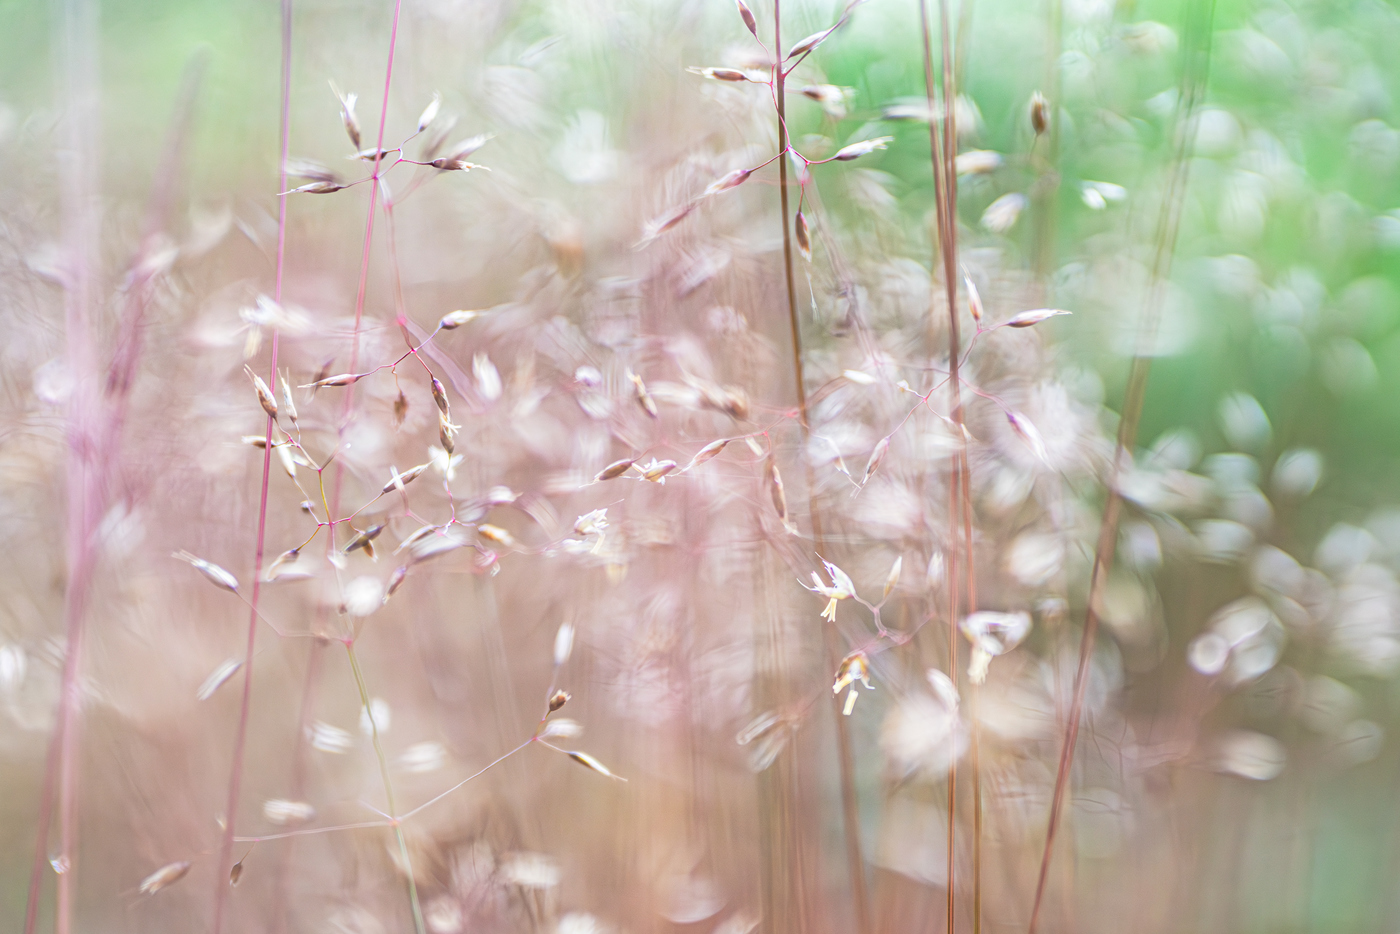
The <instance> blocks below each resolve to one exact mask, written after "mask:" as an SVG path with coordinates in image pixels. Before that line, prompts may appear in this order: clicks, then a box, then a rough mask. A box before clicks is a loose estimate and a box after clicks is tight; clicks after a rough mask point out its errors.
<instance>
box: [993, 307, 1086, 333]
mask: <svg viewBox="0 0 1400 934" xmlns="http://www.w3.org/2000/svg"><path fill="white" fill-rule="evenodd" d="M1067 314H1071V312H1068V311H1063V310H1061V309H1059V308H1035V309H1032V310H1031V311H1022V312H1019V313H1017V314H1014V315H1012V316H1011V317H1010V318H1009V319H1007V322H1006V326H1007V327H1009V328H1028V327H1033V326H1034V325H1037V324H1039V323H1040V322H1042V321H1049V320H1050V319H1051V318H1054V317H1057V316H1059V315H1067Z"/></svg>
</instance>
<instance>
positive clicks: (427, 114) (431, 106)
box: [418, 92, 442, 133]
mask: <svg viewBox="0 0 1400 934" xmlns="http://www.w3.org/2000/svg"><path fill="white" fill-rule="evenodd" d="M441 109H442V95H441V94H439V93H437V92H434V93H433V99H432V100H431V101H430V102H429V103H428V106H427V107H424V108H423V113H422V114H420V115H419V117H418V132H419V133H422V132H423V131H424V130H426V129H427V128H428V127H430V126H432V124H433V121H434V120H436V119H437V115H438V111H439V110H441Z"/></svg>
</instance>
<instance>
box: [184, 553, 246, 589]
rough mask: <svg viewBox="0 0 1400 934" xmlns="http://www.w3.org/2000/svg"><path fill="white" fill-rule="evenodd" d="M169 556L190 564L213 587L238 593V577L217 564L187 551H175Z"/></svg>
mask: <svg viewBox="0 0 1400 934" xmlns="http://www.w3.org/2000/svg"><path fill="white" fill-rule="evenodd" d="M171 557H172V558H178V559H179V560H181V561H183V562H185V563H186V564H188V565H190V567H192V568H194V569H195V570H196V571H198V572H199V573H201V574H203V575H204V577H205V579H207V580H208V581H209V583H211V584H213V585H214V586H215V587H218V588H219V589H221V590H227V591H228V592H229V593H238V578H236V577H234V576H233V575H232V574H230V573H229V572H228V571H225V570H224V569H223V568H221V567H219V566H218V565H217V564H213V563H211V562H209V561H205V560H204V559H203V558H197V557H195V556H194V555H192V554H190V553H189V552H188V551H177V552H175V553H174V554H173V555H171Z"/></svg>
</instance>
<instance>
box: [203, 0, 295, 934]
mask: <svg viewBox="0 0 1400 934" xmlns="http://www.w3.org/2000/svg"><path fill="white" fill-rule="evenodd" d="M281 8H282V101H281V121H280V122H281V126H280V130H279V133H280V146H279V155H280V158H279V159H278V164H277V190H278V191H279V192H284V191H286V190H287V156H288V152H289V147H290V145H291V140H290V134H291V121H292V0H282V5H281ZM277 201H278V204H277V268H276V270H275V272H274V278H273V292H272V298H273V301H275V302H277V303H278V304H281V302H282V273H283V270H284V268H285V261H286V251H287V199H286V198H285V197H279V198H278V199H277ZM279 346H280V333H279V332H278V330H277V328H276V327H274V328H273V330H272V354H271V357H272V359H271V361H270V362H269V363H268V385H269V386H276V385H277V354H278V349H279ZM275 423H276V419H274V418H273V417H272V416H271V415H269V416H268V417H267V422H266V424H265V426H264V434H263V466H262V486H261V488H260V490H259V493H258V531H257V538H256V540H255V542H254V545H253V592H252V594H251V596H250V598H249V600H248V609H249V612H248V637H247V642H246V646H245V651H244V656H243V692H242V696H241V698H240V701H239V708H238V727H237V730H236V732H235V733H234V739H233V761H232V763H231V765H230V766H229V782H228V800H227V803H226V804H225V805H224V832H223V836H222V837H221V839H220V840H219V857H218V862H217V863H216V864H215V867H216V872H215V875H214V924H213V931H214V934H219V932H220V931H221V930H222V929H223V923H224V908H225V905H226V904H227V902H228V891H229V883H228V874H229V870H230V867H231V865H232V861H233V836H234V832H235V828H236V824H237V818H238V799H239V795H240V792H241V791H242V786H243V756H244V751H245V748H246V746H247V739H248V719H249V715H250V713H251V710H252V703H253V657H254V654H255V650H256V646H257V636H258V601H259V599H260V597H261V596H262V576H263V575H262V569H263V557H264V554H263V552H264V548H265V545H266V542H267V495H268V485H269V480H270V478H271V471H272V443H273V437H272V429H273V426H274V424H275Z"/></svg>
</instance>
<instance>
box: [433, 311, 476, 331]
mask: <svg viewBox="0 0 1400 934" xmlns="http://www.w3.org/2000/svg"><path fill="white" fill-rule="evenodd" d="M480 316H481V312H479V311H474V310H472V309H469V308H459V309H458V310H457V311H449V312H448V313H447V314H445V315H443V316H442V318H441V319H440V320H439V321H438V329H439V330H442V331H452V330H455V329H456V328H460V327H461V326H462V325H464V324H466V323H467V322H468V321H471V320H472V319H474V318H478V317H480Z"/></svg>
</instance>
